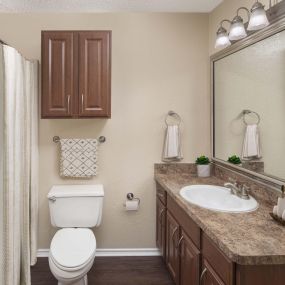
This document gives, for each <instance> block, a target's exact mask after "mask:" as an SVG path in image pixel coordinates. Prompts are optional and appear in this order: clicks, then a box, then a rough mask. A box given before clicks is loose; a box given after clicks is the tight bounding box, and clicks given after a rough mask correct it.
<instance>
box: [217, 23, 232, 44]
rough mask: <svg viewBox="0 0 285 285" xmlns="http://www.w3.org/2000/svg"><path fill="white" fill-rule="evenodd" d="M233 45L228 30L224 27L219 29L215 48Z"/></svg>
mask: <svg viewBox="0 0 285 285" xmlns="http://www.w3.org/2000/svg"><path fill="white" fill-rule="evenodd" d="M230 45H231V42H230V40H229V37H228V34H227V30H226V29H225V28H223V27H220V28H219V30H218V31H217V38H216V44H215V48H225V47H228V46H230Z"/></svg>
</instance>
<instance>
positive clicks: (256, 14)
mask: <svg viewBox="0 0 285 285" xmlns="http://www.w3.org/2000/svg"><path fill="white" fill-rule="evenodd" d="M268 25H269V21H268V19H267V16H266V12H265V10H264V6H263V5H262V4H261V3H260V2H256V3H254V5H253V6H252V8H251V15H250V19H249V23H248V27H247V29H248V30H249V31H256V30H260V29H263V28H265V27H267V26H268Z"/></svg>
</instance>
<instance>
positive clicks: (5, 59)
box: [0, 46, 38, 285]
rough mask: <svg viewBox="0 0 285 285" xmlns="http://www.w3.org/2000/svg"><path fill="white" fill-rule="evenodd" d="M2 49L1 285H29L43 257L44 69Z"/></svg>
mask: <svg viewBox="0 0 285 285" xmlns="http://www.w3.org/2000/svg"><path fill="white" fill-rule="evenodd" d="M2 48H3V53H2V58H1V59H0V61H2V69H3V73H4V76H3V77H4V78H2V80H3V81H4V82H3V84H1V85H2V86H3V87H2V93H3V96H2V97H3V98H2V100H3V112H2V113H1V115H0V116H2V119H3V126H2V127H3V130H4V131H3V138H2V141H3V145H2V146H0V147H1V148H2V154H3V155H2V156H3V158H2V160H3V162H2V163H3V173H2V176H3V177H2V180H1V186H2V189H3V191H2V192H3V193H2V202H3V205H1V206H2V219H3V221H2V223H3V224H2V226H3V237H2V247H3V248H2V249H3V254H2V256H1V257H0V258H2V261H1V263H0V264H1V267H2V268H1V269H2V270H3V279H2V283H1V284H3V285H20V284H21V285H28V284H30V283H31V280H30V265H33V264H35V262H36V251H37V222H38V221H37V216H38V197H37V192H38V102H37V98H38V76H37V74H38V63H37V62H32V61H28V60H26V59H25V58H23V57H22V56H21V55H20V54H19V53H18V52H17V51H16V50H15V49H14V48H12V47H9V46H3V47H2ZM0 55H1V53H0ZM0 75H1V74H0ZM0 103H1V102H0ZM0 122H1V120H0Z"/></svg>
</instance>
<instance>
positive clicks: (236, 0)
mask: <svg viewBox="0 0 285 285" xmlns="http://www.w3.org/2000/svg"><path fill="white" fill-rule="evenodd" d="M254 2H255V1H254V0H224V1H223V2H222V3H221V4H220V5H219V6H218V7H217V8H215V9H214V10H213V11H212V12H211V13H210V15H209V54H210V55H211V54H214V53H215V52H217V51H218V50H216V49H215V40H216V32H217V30H218V28H219V24H220V22H221V21H222V20H223V19H228V20H232V19H233V18H234V16H235V15H236V10H237V9H238V8H239V7H246V8H248V9H250V8H251V7H252V5H253V4H254ZM259 2H260V3H263V4H264V5H265V7H266V9H268V3H269V1H267V0H266V1H265V0H260V1H259ZM272 2H273V1H272ZM240 15H241V17H242V18H243V19H244V22H247V21H248V18H247V14H246V12H245V11H241V12H240ZM224 27H225V28H226V29H228V28H229V24H228V23H225V24H224Z"/></svg>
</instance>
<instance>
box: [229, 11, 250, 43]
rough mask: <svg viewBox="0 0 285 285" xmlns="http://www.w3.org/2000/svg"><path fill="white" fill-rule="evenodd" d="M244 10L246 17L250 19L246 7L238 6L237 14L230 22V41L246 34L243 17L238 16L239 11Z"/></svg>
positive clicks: (241, 37)
mask: <svg viewBox="0 0 285 285" xmlns="http://www.w3.org/2000/svg"><path fill="white" fill-rule="evenodd" d="M241 10H245V11H246V12H247V16H248V19H250V14H249V11H248V9H247V8H245V7H240V8H238V10H237V15H236V16H235V17H234V18H233V20H232V22H231V28H230V33H229V39H230V40H231V41H237V40H240V39H243V38H245V37H246V36H247V32H246V30H245V27H244V23H243V18H242V17H241V16H239V11H241Z"/></svg>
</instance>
